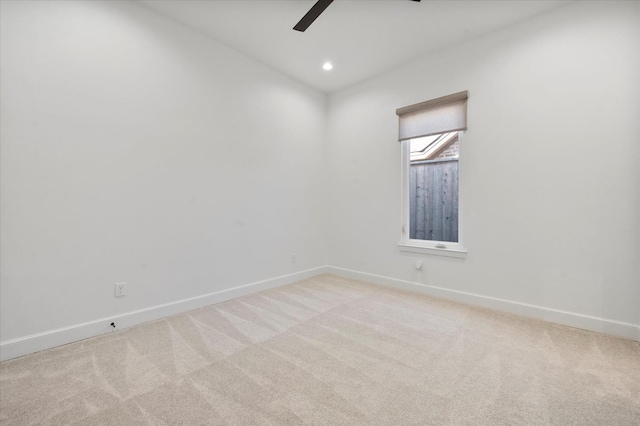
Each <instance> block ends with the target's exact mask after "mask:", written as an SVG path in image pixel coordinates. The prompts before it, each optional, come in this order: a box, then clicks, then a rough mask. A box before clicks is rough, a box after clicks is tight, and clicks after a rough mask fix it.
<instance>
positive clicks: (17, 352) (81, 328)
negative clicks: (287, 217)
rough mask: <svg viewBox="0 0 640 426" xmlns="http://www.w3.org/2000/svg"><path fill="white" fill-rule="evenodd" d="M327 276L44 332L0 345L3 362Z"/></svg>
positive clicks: (258, 285) (312, 272)
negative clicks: (113, 325) (112, 324)
mask: <svg viewBox="0 0 640 426" xmlns="http://www.w3.org/2000/svg"><path fill="white" fill-rule="evenodd" d="M324 273H327V268H326V267H325V266H321V267H318V268H313V269H308V270H306V271H301V272H296V273H294V274H289V275H283V276H280V277H276V278H271V279H268V280H264V281H257V282H254V283H250V284H245V285H241V286H237V287H233V288H230V289H226V290H221V291H217V292H214V293H209V294H203V295H202V296H196V297H192V298H189V299H183V300H178V301H176V302H171V303H166V304H164V305H158V306H152V307H149V308H145V309H140V310H137V311H133V312H128V313H126V314H120V315H117V316H113V317H108V318H100V319H96V320H94V321H89V322H85V323H82V324H75V325H72V326H69V327H64V328H58V329H55V330H50V331H46V332H43V333H38V334H32V335H29V336H25V337H20V338H17V339H12V340H7V341H4V342H0V361H4V360H8V359H12V358H16V357H19V356H22V355H27V354H31V353H34V352H39V351H42V350H44V349H50V348H53V347H56V346H60V345H66V344H67V343H72V342H77V341H79V340H83V339H87V338H89V337H94V336H99V335H101V334H105V333H109V332H112V331H114V329H113V328H112V327H111V326H110V324H111V323H112V322H114V323H115V324H116V325H117V329H118V330H121V329H123V328H128V327H132V326H134V325H139V324H143V323H145V322H149V321H154V320H157V319H161V318H165V317H168V316H171V315H176V314H179V313H182V312H187V311H191V310H193V309H198V308H202V307H204V306H209V305H213V304H215V303H220V302H224V301H227V300H231V299H235V298H237V297H240V296H245V295H247V294H251V293H256V292H259V291H263V290H268V289H270V288H275V287H280V286H283V285H287V284H291V283H294V282H296V281H300V280H304V279H306V278H311V277H314V276H316V275H320V274H324Z"/></svg>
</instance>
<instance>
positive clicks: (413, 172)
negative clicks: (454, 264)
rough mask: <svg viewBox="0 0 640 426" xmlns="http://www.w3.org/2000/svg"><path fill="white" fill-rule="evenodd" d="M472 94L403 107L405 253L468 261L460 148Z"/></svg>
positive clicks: (401, 241) (401, 132)
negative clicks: (462, 258) (462, 206)
mask: <svg viewBox="0 0 640 426" xmlns="http://www.w3.org/2000/svg"><path fill="white" fill-rule="evenodd" d="M467 98H468V93H467V92H466V91H465V92H460V93H455V94H453V95H449V96H444V97H442V98H438V99H433V100H431V101H427V102H422V103H420V104H416V105H411V106H408V107H404V108H400V109H398V110H397V111H396V113H397V114H398V116H399V117H400V132H399V134H400V136H399V140H400V143H401V144H402V228H401V240H400V244H399V247H400V249H401V250H403V251H411V252H418V253H429V254H437V255H446V256H453V257H464V255H465V253H466V252H465V250H464V249H463V245H462V227H461V223H460V222H461V221H460V196H459V172H460V163H459V159H460V146H461V145H462V136H463V131H464V130H466V129H467Z"/></svg>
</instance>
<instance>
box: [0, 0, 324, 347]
mask: <svg viewBox="0 0 640 426" xmlns="http://www.w3.org/2000/svg"><path fill="white" fill-rule="evenodd" d="M1 16H2V22H1V28H2V33H1V40H2V48H1V55H2V56H1V66H2V68H1V76H2V77H1V78H2V80H1V87H2V104H1V114H2V115H1V121H2V134H1V140H2V146H1V149H2V160H1V161H2V163H1V173H2V175H1V184H2V186H1V196H2V199H1V203H2V218H1V220H2V222H1V228H2V246H1V256H2V257H1V265H2V285H1V295H0V296H1V301H2V302H1V321H0V322H1V325H2V328H1V339H2V341H8V340H11V339H18V338H21V337H24V336H27V335H31V334H34V333H41V332H46V331H49V330H53V329H56V328H59V327H68V326H73V325H75V324H78V323H81V322H85V321H92V320H95V319H98V318H103V317H109V316H114V315H118V314H121V313H125V312H130V311H134V310H137V309H143V308H147V307H150V306H155V305H158V304H163V303H169V302H173V301H176V300H180V299H184V298H189V297H194V296H198V295H202V294H205V293H210V292H215V291H219V290H222V289H225V288H230V287H234V286H237V285H241V284H247V283H251V282H255V281H257V280H263V279H269V278H272V277H277V276H282V275H285V274H290V273H293V272H296V271H302V270H306V269H309V268H313V267H317V266H320V265H324V264H326V260H327V258H326V237H325V235H326V233H325V232H324V226H325V217H324V213H323V211H324V207H325V199H324V198H323V197H324V177H325V174H324V173H325V169H324V167H325V163H324V155H325V150H326V147H325V143H324V141H325V118H326V117H325V107H326V102H325V100H326V97H325V95H323V94H320V93H319V92H316V91H313V90H311V89H308V88H306V87H305V86H302V85H301V84H299V83H297V82H295V81H293V80H291V79H289V78H287V77H285V76H283V75H281V74H279V73H277V72H275V71H272V70H271V69H269V68H267V67H265V66H263V65H261V64H259V63H257V62H255V61H253V60H251V59H249V58H247V57H245V56H243V55H241V54H239V53H236V52H235V51H233V50H231V49H229V48H227V47H225V46H223V45H221V44H219V43H217V42H215V41H213V40H211V39H209V38H206V37H204V36H200V35H198V34H197V33H195V32H193V31H191V30H189V29H187V28H183V27H181V26H180V25H178V24H175V23H173V22H172V21H170V20H168V19H165V18H163V17H161V16H159V15H156V14H155V13H154V12H151V11H149V10H147V9H146V8H144V7H142V6H139V5H136V4H134V3H128V2H113V1H105V2H96V1H90V2H79V1H73V2H5V1H3V2H2V10H1ZM291 253H296V254H297V256H298V258H297V263H295V264H293V265H292V264H291V262H290V254H291ZM120 281H126V282H127V296H126V297H124V298H119V299H116V298H114V295H113V292H114V288H113V286H114V283H116V282H120Z"/></svg>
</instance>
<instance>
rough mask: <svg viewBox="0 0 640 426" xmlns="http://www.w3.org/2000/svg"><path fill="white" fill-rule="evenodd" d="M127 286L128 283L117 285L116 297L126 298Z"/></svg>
mask: <svg viewBox="0 0 640 426" xmlns="http://www.w3.org/2000/svg"><path fill="white" fill-rule="evenodd" d="M126 285H127V283H116V297H122V296H126V294H127V292H126V289H125V286H126Z"/></svg>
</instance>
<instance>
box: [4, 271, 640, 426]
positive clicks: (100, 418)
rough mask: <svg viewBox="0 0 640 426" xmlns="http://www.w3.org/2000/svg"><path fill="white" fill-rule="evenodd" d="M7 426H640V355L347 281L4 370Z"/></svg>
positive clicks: (567, 331)
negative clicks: (257, 425)
mask: <svg viewBox="0 0 640 426" xmlns="http://www.w3.org/2000/svg"><path fill="white" fill-rule="evenodd" d="M0 379H1V381H0V392H1V393H0V408H1V414H0V423H2V425H36V424H37V425H45V424H78V425H93V424H95V425H137V424H140V425H217V424H221V425H224V424H232V425H252V424H260V425H270V424H271V425H298V424H323V425H346V424H351V425H538V424H554V425H640V345H639V344H638V343H637V342H633V341H630V340H624V339H619V338H615V337H610V336H606V335H602V334H597V333H591V332H587V331H582V330H578V329H573V328H568V327H563V326H559V325H554V324H549V323H545V322H540V321H533V320H528V319H523V318H520V317H516V316H511V315H505V314H501V313H497V312H494V311H489V310H485V309H480V308H472V307H469V306H465V305H460V304H455V303H451V302H446V301H443V300H439V299H432V298H428V297H424V296H420V295H416V294H411V293H406V292H400V291H394V290H390V289H385V288H381V287H377V286H373V285H369V284H365V283H360V282H356V281H350V280H346V279H343V278H338V277H335V276H329V275H325V276H320V277H316V278H314V279H310V280H306V281H302V282H299V283H297V284H294V285H290V286H286V287H281V288H278V289H274V290H269V291H265V292H262V293H258V294H254V295H251V296H247V297H243V298H241V299H236V300H233V301H229V302H225V303H221V304H218V305H214V306H209V307H207V308H203V309H199V310H195V311H191V312H188V313H186V314H182V315H178V316H174V317H171V318H168V319H165V320H160V321H156V322H153V323H149V324H144V325H141V326H138V327H134V328H131V329H128V330H122V331H117V332H114V333H111V334H109V335H105V336H100V337H96V338H93V339H89V340H85V341H82V342H78V343H74V344H71V345H67V346H63V347H59V348H55V349H51V350H48V351H44V352H40V353H37V354H34V355H29V356H25V357H22V358H18V359H14V360H10V361H6V362H3V363H1V364H0Z"/></svg>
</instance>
